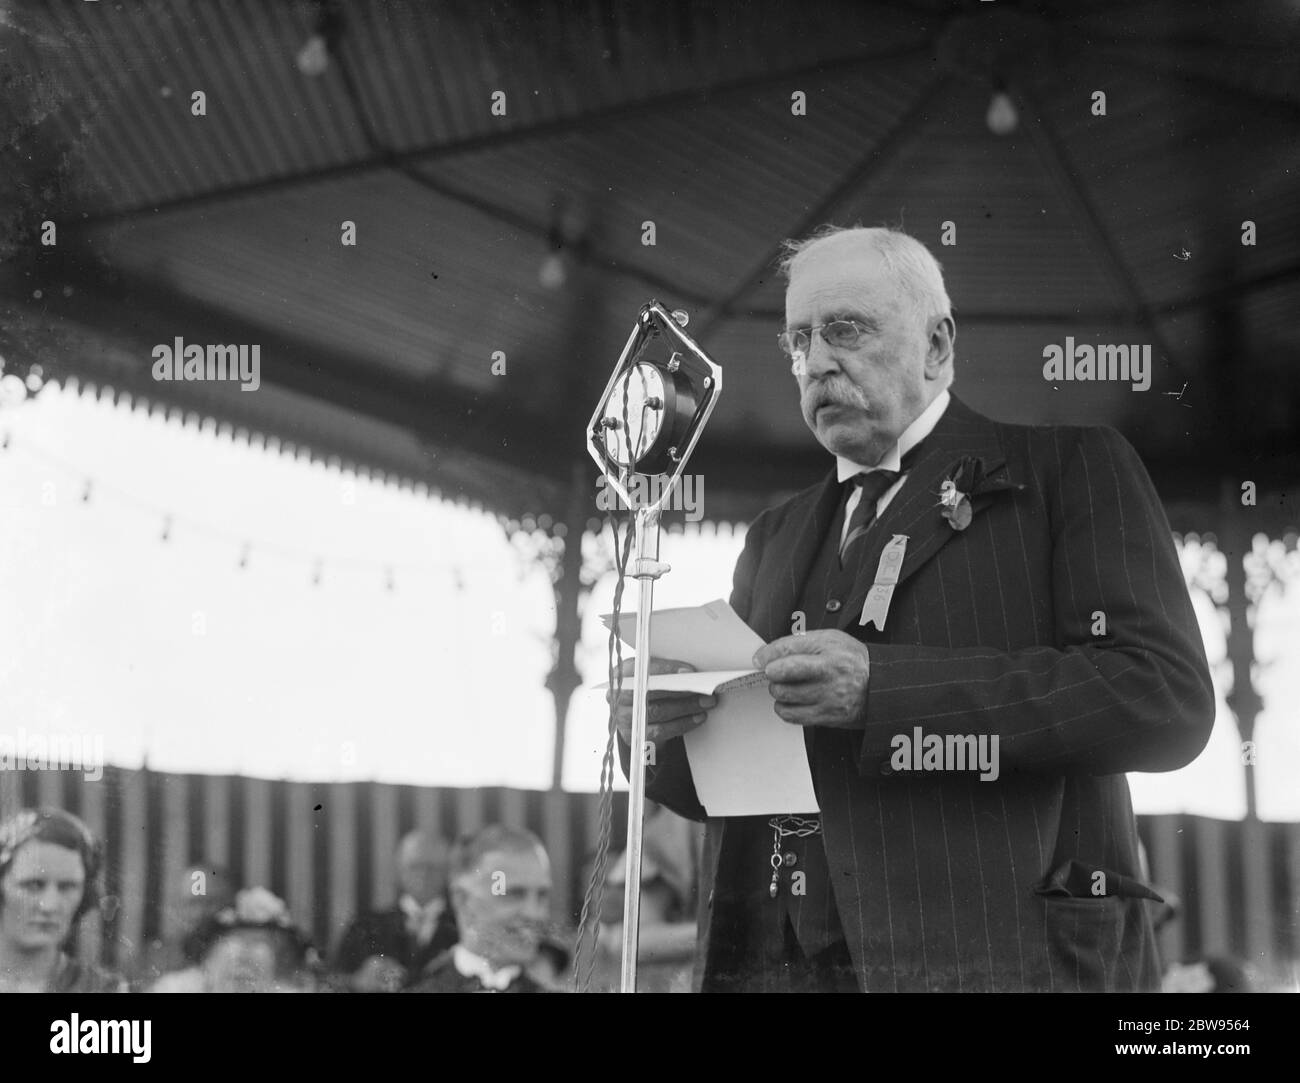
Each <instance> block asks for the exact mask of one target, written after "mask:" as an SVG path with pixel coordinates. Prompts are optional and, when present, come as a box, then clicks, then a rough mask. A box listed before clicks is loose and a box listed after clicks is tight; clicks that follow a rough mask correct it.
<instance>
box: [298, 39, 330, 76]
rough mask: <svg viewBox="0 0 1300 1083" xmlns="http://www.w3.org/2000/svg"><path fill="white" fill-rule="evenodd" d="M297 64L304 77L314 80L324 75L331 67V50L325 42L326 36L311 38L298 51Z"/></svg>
mask: <svg viewBox="0 0 1300 1083" xmlns="http://www.w3.org/2000/svg"><path fill="white" fill-rule="evenodd" d="M295 63H297V65H298V70H299V71H300V72H302V73H303V75H307V76H310V77H311V78H313V79H315V78H318V77H320V76H322V75H324V74H325V72H326V70H327V69H328V68H329V66H330V49H329V44H328V43H327V42H326V41H325V35H324V34H319V33H318V34H313V35H312V36H311V37H309V38H308V39H307V40H306V42H304V43H303V47H302V48H301V49H299V50H298V56H297V57H296V58H295Z"/></svg>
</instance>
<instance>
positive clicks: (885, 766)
mask: <svg viewBox="0 0 1300 1083" xmlns="http://www.w3.org/2000/svg"><path fill="white" fill-rule="evenodd" d="M880 773H881V774H882V775H892V774H893V773H894V769H893V768H892V767H890V766H889V761H888V760H886V761H885V762H884V763H882V764H881V765H880Z"/></svg>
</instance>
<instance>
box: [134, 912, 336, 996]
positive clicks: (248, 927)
mask: <svg viewBox="0 0 1300 1083" xmlns="http://www.w3.org/2000/svg"><path fill="white" fill-rule="evenodd" d="M198 944H199V952H200V955H201V961H200V963H199V964H198V965H197V966H193V967H189V968H187V969H185V970H178V971H175V972H173V973H171V974H164V975H163V976H162V977H161V978H159V979H158V981H157V982H155V983H154V985H153V986H152V987H151V989H150V990H149V991H150V992H153V993H311V992H316V991H317V988H318V983H317V970H318V962H319V961H318V959H317V956H316V952H315V950H314V949H313V948H312V946H311V942H310V941H309V940H308V939H307V937H306V936H305V935H304V934H303V933H302V932H301V931H300V930H299V929H298V928H297V927H295V926H294V924H293V923H292V922H291V921H290V920H289V911H288V908H287V907H286V906H285V905H284V902H283V901H282V900H281V899H280V898H278V897H277V896H275V895H273V894H271V892H269V891H267V890H266V888H261V887H255V888H249V889H248V890H247V891H241V892H239V894H238V895H236V896H235V903H234V905H233V906H231V907H229V908H228V909H225V910H221V911H219V912H218V913H216V914H214V915H212V916H211V917H210V918H209V919H208V920H207V921H206V923H205V925H204V927H203V929H202V930H201V931H200V933H199V936H198Z"/></svg>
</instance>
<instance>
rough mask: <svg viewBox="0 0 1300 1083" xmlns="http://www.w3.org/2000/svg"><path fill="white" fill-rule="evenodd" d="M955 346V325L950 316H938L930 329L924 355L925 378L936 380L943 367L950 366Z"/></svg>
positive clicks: (941, 373) (940, 374)
mask: <svg viewBox="0 0 1300 1083" xmlns="http://www.w3.org/2000/svg"><path fill="white" fill-rule="evenodd" d="M956 346H957V325H956V323H954V322H953V318H952V317H951V316H940V317H939V318H938V319H937V320H935V322H934V326H933V327H932V328H931V329H930V336H929V340H928V343H927V349H926V353H925V377H926V379H927V380H937V379H939V378H940V377H941V376H942V375H943V369H944V366H945V365H950V364H952V360H953V356H954V352H955V349H956Z"/></svg>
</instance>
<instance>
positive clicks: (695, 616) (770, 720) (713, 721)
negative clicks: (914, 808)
mask: <svg viewBox="0 0 1300 1083" xmlns="http://www.w3.org/2000/svg"><path fill="white" fill-rule="evenodd" d="M609 625H610V618H609V617H608V616H607V617H606V618H605V626H606V627H609ZM619 634H620V637H621V638H622V639H623V640H624V642H626V643H628V645H629V646H632V647H635V646H636V643H635V639H636V615H635V614H631V615H624V616H623V617H622V619H621V620H620V621H619ZM762 645H763V640H762V638H761V637H760V636H759V635H758V634H757V633H755V632H754V631H753V629H751V628H750V627H749V626H748V625H747V624H745V622H744V621H742V620H741V619H740V617H739V616H737V614H736V612H735V610H733V609H732V608H731V606H730V605H728V604H727V603H726V602H725V601H722V600H721V599H719V600H718V601H714V602H710V603H709V604H708V605H703V606H696V607H692V608H689V609H666V610H663V611H659V612H656V613H655V615H654V620H653V621H652V622H651V625H650V646H651V651H650V653H651V654H652V655H654V656H656V657H659V658H674V659H677V660H678V661H681V662H686V663H688V664H689V665H693V666H695V667H696V668H697V669H698V670H700V671H701V672H697V673H678V674H671V675H664V676H655V677H651V678H650V682H649V683H650V688H651V689H655V690H662V691H684V692H699V693H701V694H707V693H709V692H712V691H713V690H714V689H716V688H718V687H719V686H721V685H725V684H728V683H729V682H736V683H735V684H733V685H732V687H730V688H725V689H724V690H723V691H721V692H720V693H718V705H717V706H716V707H714V708H713V709H712V710H711V711H709V720H708V721H707V722H706V723H705V724H704V725H703V726H700V727H699V728H698V729H695V730H692V731H691V732H690V733H688V734H687V735H686V738H685V740H686V756H687V759H688V760H689V762H690V765H691V776H692V778H693V779H694V781H695V792H696V794H697V796H698V797H699V799H700V803H701V804H702V805H703V806H704V808H705V811H707V812H708V814H709V815H710V816H770V815H774V814H778V813H787V812H789V813H802V814H807V813H814V812H817V811H819V809H818V806H817V797H816V795H815V793H814V792H813V784H812V772H811V771H810V770H809V768H808V753H807V750H806V748H805V746H804V738H803V729H802V727H800V726H792V725H790V724H789V723H788V722H783V721H781V719H780V717H779V716H778V715H777V713H776V710H775V705H774V703H773V701H772V697H771V694H770V693H769V692H768V690H767V682H766V681H765V680H763V679H762V677H761V675H758V674H756V673H755V671H754V669H753V656H754V652H755V651H757V650H758V648H759V647H761V646H762ZM749 677H752V678H753V679H752V680H746V678H749Z"/></svg>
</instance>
